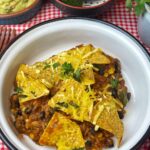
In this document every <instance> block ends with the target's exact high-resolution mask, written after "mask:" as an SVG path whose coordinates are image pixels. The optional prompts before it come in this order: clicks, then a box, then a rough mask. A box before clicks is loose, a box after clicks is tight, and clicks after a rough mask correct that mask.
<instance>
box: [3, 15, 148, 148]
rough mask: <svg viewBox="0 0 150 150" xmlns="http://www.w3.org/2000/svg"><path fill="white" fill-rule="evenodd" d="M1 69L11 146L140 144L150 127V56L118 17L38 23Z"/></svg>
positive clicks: (20, 39) (5, 125) (9, 52)
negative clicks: (114, 20) (110, 20)
mask: <svg viewBox="0 0 150 150" xmlns="http://www.w3.org/2000/svg"><path fill="white" fill-rule="evenodd" d="M31 36H32V38H31ZM0 72H1V76H0V114H1V115H0V126H1V130H0V137H1V138H2V140H3V141H4V142H5V143H6V144H7V146H8V147H9V148H10V149H19V150H20V149H21V150H35V149H42V150H54V149H56V148H57V149H59V150H67V149H69V150H70V149H71V150H91V149H96V150H97V149H99V148H100V149H104V150H105V149H107V150H108V149H109V150H116V149H118V150H129V149H134V150H136V149H138V147H139V146H140V145H141V143H142V141H143V140H144V139H145V138H146V137H147V135H149V132H150V128H149V126H150V94H149V91H150V76H149V74H150V57H149V56H148V54H147V52H146V49H145V48H144V47H142V45H141V44H140V43H139V42H138V41H137V40H136V39H135V38H133V37H132V36H131V35H129V34H128V33H127V32H125V31H123V30H122V29H120V28H118V27H116V26H114V25H112V24H110V23H106V22H104V21H98V20H94V19H88V18H79V17H72V18H64V19H57V20H51V21H47V22H44V23H41V24H39V25H36V26H34V27H32V28H31V29H30V30H27V31H26V32H24V33H23V34H22V35H20V37H18V39H16V41H14V42H13V43H12V44H11V45H9V47H7V51H6V52H5V53H4V54H3V56H2V55H1V60H0Z"/></svg>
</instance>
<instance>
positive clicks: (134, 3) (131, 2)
mask: <svg viewBox="0 0 150 150" xmlns="http://www.w3.org/2000/svg"><path fill="white" fill-rule="evenodd" d="M145 3H150V0H126V7H127V8H128V9H129V10H130V11H131V10H132V9H134V11H135V13H136V15H137V16H139V15H141V14H142V13H143V12H144V10H145V6H144V5H145Z"/></svg>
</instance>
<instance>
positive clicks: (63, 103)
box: [57, 102, 68, 108]
mask: <svg viewBox="0 0 150 150" xmlns="http://www.w3.org/2000/svg"><path fill="white" fill-rule="evenodd" d="M57 105H59V106H62V107H65V108H68V104H67V103H65V102H58V103H57Z"/></svg>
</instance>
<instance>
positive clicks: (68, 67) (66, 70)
mask: <svg viewBox="0 0 150 150" xmlns="http://www.w3.org/2000/svg"><path fill="white" fill-rule="evenodd" d="M73 72H74V69H73V67H72V64H71V63H67V62H65V63H64V64H62V74H63V75H69V74H71V73H73Z"/></svg>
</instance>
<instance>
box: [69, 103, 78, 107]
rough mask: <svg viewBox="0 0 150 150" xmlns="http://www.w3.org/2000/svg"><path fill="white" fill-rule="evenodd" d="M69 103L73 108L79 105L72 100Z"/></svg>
mask: <svg viewBox="0 0 150 150" xmlns="http://www.w3.org/2000/svg"><path fill="white" fill-rule="evenodd" d="M69 104H70V105H72V106H73V107H74V108H79V105H77V104H76V103H74V102H73V101H71V102H70V103H69Z"/></svg>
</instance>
